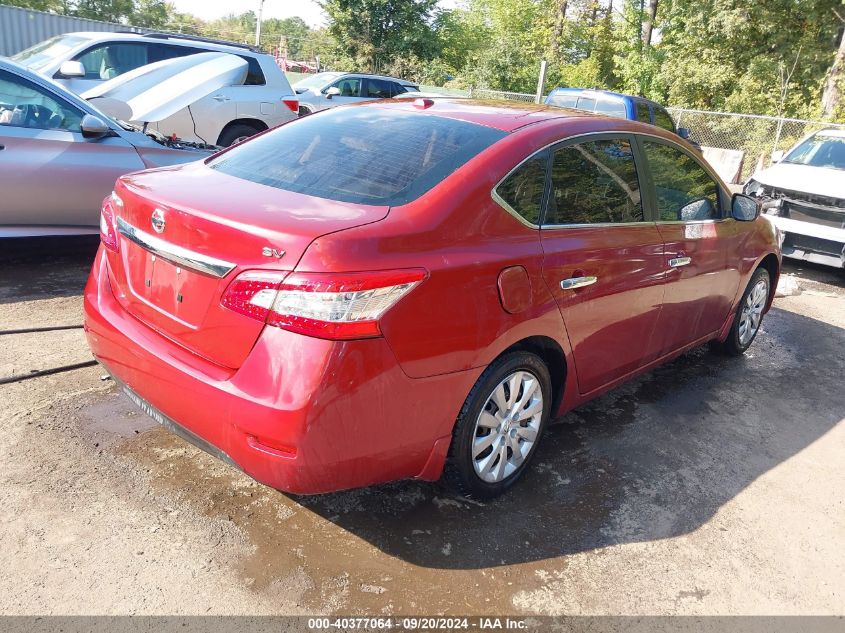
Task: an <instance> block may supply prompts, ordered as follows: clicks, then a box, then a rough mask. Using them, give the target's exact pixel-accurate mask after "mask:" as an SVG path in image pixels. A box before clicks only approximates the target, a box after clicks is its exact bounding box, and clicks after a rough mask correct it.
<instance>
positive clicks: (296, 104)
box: [282, 99, 299, 112]
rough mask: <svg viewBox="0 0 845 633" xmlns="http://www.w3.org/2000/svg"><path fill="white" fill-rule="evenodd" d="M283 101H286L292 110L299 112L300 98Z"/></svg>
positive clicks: (283, 101) (284, 101) (284, 100)
mask: <svg viewBox="0 0 845 633" xmlns="http://www.w3.org/2000/svg"><path fill="white" fill-rule="evenodd" d="M282 103H284V104H285V105H286V106H287V107H288V110H290V111H291V112H299V100H298V99H282Z"/></svg>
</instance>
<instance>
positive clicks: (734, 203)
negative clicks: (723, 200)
mask: <svg viewBox="0 0 845 633" xmlns="http://www.w3.org/2000/svg"><path fill="white" fill-rule="evenodd" d="M758 215H760V205H759V203H758V202H757V200H755V199H754V198H752V197H751V196H746V195H745V194H743V193H735V194H734V195H733V198H731V216H733V218H734V220H739V221H740V222H751V221H753V220H756V219H757V216H758Z"/></svg>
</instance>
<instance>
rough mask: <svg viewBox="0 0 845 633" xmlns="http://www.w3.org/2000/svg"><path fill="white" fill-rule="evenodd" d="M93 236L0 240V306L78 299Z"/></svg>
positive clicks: (94, 244)
mask: <svg viewBox="0 0 845 633" xmlns="http://www.w3.org/2000/svg"><path fill="white" fill-rule="evenodd" d="M99 245H100V238H99V236H97V235H84V236H73V237H67V236H63V237H41V238H28V237H27V238H10V239H3V240H0V271H2V274H1V275H0V304H3V303H14V302H17V301H26V300H30V299H44V298H49V297H72V296H74V295H81V294H82V291H83V289H84V288H85V281H86V280H87V279H88V272H89V271H90V270H91V265H92V264H93V262H94V255H95V254H96V252H97V247H98V246H99Z"/></svg>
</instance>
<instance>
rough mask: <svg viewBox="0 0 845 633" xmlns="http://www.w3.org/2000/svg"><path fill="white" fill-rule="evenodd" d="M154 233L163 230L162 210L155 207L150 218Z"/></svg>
mask: <svg viewBox="0 0 845 633" xmlns="http://www.w3.org/2000/svg"><path fill="white" fill-rule="evenodd" d="M150 222H151V223H152V225H153V228H154V229H155V232H156V233H163V232H164V211H162V210H161V209H156V210H155V211H153V217H152V218H151V219H150Z"/></svg>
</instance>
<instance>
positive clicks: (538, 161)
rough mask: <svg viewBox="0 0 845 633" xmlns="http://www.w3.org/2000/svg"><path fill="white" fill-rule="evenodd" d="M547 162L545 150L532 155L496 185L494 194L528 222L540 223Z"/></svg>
mask: <svg viewBox="0 0 845 633" xmlns="http://www.w3.org/2000/svg"><path fill="white" fill-rule="evenodd" d="M547 162H548V154H547V153H546V152H541V153H540V154H538V155H536V156H532V157H531V158H529V159H528V160H527V161H525V162H524V163H522V165H520V166H519V167H517V168H516V169H514V170H513V171H512V172H511V173H510V174H509V175H508V177H507V178H505V179H504V180H503V181H502V182H501V183H500V184H499V186H498V187H496V194H497V195H498V196H499V197H500V198H501V199H502V200H504V201H505V203H506V204H507V205H508V206H509V207H510V208H511V209H512V210H513V211H514V212H516V213H517V214H518V215H520V216H522V217H523V218H525V220H527V221H528V222H529V223H530V224H540V206H541V205H542V204H543V189H544V187H545V184H546V163H547Z"/></svg>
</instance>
